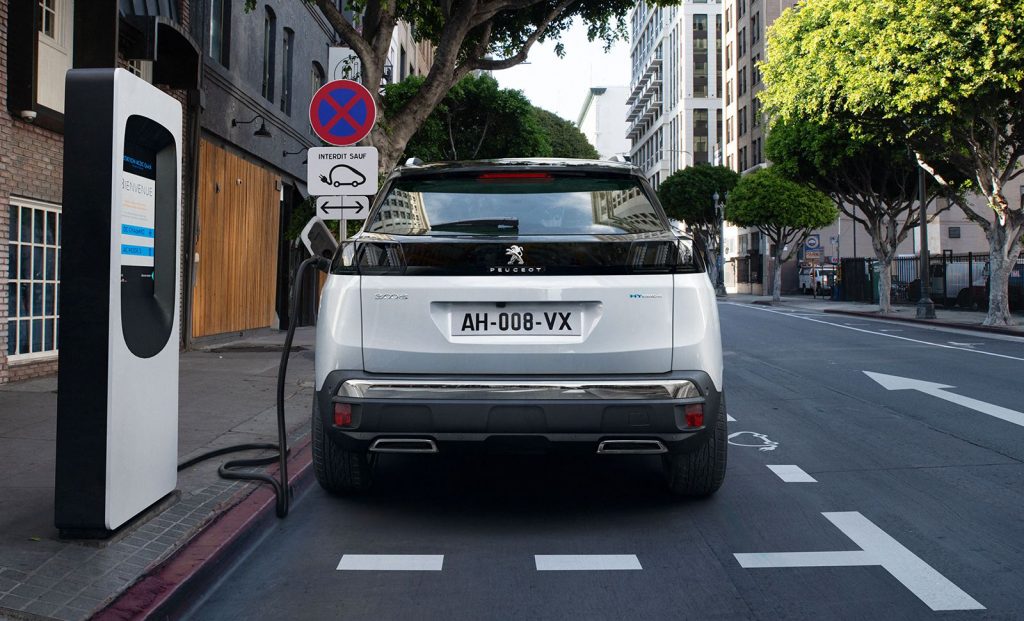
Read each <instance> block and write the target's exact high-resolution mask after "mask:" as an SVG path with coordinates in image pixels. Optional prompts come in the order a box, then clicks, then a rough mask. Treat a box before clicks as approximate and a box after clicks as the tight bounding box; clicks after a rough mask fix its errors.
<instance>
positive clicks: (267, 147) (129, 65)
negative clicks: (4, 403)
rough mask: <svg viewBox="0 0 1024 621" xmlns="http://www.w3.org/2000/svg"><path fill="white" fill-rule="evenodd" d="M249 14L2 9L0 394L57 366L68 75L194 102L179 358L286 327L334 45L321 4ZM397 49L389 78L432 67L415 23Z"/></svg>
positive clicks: (188, 133) (206, 6) (230, 1)
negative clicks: (76, 72)
mask: <svg viewBox="0 0 1024 621" xmlns="http://www.w3.org/2000/svg"><path fill="white" fill-rule="evenodd" d="M244 6H245V2H244V0H147V1H145V2H143V1H141V0H88V1H86V0H0V43H2V45H0V99H2V100H3V102H4V105H3V106H0V202H2V203H3V205H0V277H3V278H4V282H3V286H0V321H3V323H4V324H6V326H5V327H6V329H2V330H0V383H2V382H7V381H11V380H18V379H24V378H28V377H33V376H38V375H46V374H51V373H53V372H55V371H56V368H57V358H58V341H59V319H60V315H59V298H60V270H59V266H60V245H61V214H62V206H61V201H62V191H63V187H62V181H63V156H64V154H63V142H64V141H63V106H64V92H63V89H64V76H65V73H66V72H67V70H68V69H70V68H84V67H121V68H125V69H128V70H131V71H133V72H134V73H136V74H137V75H139V76H140V77H142V78H144V79H146V80H148V81H150V82H152V83H153V84H154V85H156V86H158V87H159V88H161V89H163V90H165V91H166V92H168V93H170V94H171V95H172V96H174V97H175V98H176V99H178V100H179V101H180V102H181V103H182V106H183V110H184V113H185V114H184V118H185V121H184V127H183V128H182V136H183V144H182V146H181V151H182V154H183V166H182V173H183V182H182V188H183V194H182V231H181V236H182V248H183V253H182V257H181V263H182V300H181V313H182V321H181V326H182V332H181V341H182V342H181V345H182V346H183V347H188V346H189V344H190V343H191V342H192V341H193V340H194V339H201V338H206V337H211V336H216V335H223V334H230V333H235V334H237V333H238V332H242V331H245V330H251V329H257V328H266V327H280V326H284V325H286V324H287V322H288V320H289V318H288V317H287V314H286V313H287V305H286V302H287V294H288V288H289V284H290V283H289V276H290V274H289V271H290V270H289V265H290V264H291V263H293V262H294V260H295V257H294V256H292V253H293V252H299V251H298V250H295V249H294V245H295V244H294V240H292V239H286V232H287V231H288V230H289V229H290V224H291V220H292V216H293V213H294V212H295V211H296V210H297V209H298V208H299V206H300V205H301V204H302V203H303V202H304V201H305V200H306V199H307V198H308V191H307V189H306V187H305V176H306V164H305V157H306V156H305V151H306V149H307V148H309V147H311V146H319V145H320V144H321V143H320V141H319V139H318V138H317V137H316V136H315V135H314V134H313V132H312V129H311V128H310V126H309V122H308V116H307V112H308V107H309V102H310V100H311V99H312V95H313V93H314V92H315V91H316V89H317V88H319V87H320V86H321V85H323V84H324V83H325V82H326V80H327V79H328V78H327V72H326V68H327V60H328V50H329V47H330V46H331V45H337V44H338V39H337V36H336V35H335V34H334V32H333V29H331V27H330V26H329V24H328V23H327V20H326V19H325V18H324V16H323V15H322V14H321V13H320V11H319V9H318V8H316V5H315V4H311V3H305V2H294V1H291V0H262V1H261V2H258V3H257V6H256V8H255V10H253V11H249V12H246V11H245V10H244ZM338 6H339V8H340V9H341V10H342V11H344V14H345V15H346V16H347V17H348V18H349V19H352V20H358V15H355V14H353V13H352V12H351V11H348V7H347V3H346V2H345V0H338ZM86 33H87V34H86ZM392 48H393V50H392V51H393V54H392V55H391V56H392V57H390V58H389V65H391V66H392V68H393V73H392V75H391V76H390V79H391V80H396V79H399V78H401V77H403V76H408V75H411V74H413V73H416V74H421V75H422V74H425V73H426V71H427V70H428V69H429V66H430V63H431V62H432V51H431V49H430V47H429V46H428V45H426V44H422V43H417V42H415V41H414V40H413V39H412V36H411V32H410V28H409V27H408V26H407V25H405V24H402V25H400V26H399V28H396V35H395V39H394V41H393V43H392ZM403 55H404V56H403Z"/></svg>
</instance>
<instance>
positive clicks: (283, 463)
mask: <svg viewBox="0 0 1024 621" xmlns="http://www.w3.org/2000/svg"><path fill="white" fill-rule="evenodd" d="M310 265H316V267H317V269H319V270H321V271H324V272H326V271H328V270H329V269H330V267H331V261H330V259H326V258H324V257H319V256H313V257H310V258H308V259H306V260H305V261H303V262H302V264H301V265H299V269H298V270H296V272H295V281H294V282H295V284H294V286H293V287H292V295H291V300H289V308H290V311H289V314H288V316H289V317H290V318H291V321H290V322H289V325H288V334H287V335H286V336H285V339H284V349H283V350H282V351H281V364H280V365H279V366H278V369H277V444H271V443H249V444H236V445H233V446H226V447H223V448H219V449H216V450H213V451H210V452H208V453H203V454H202V455H197V456H195V457H193V458H192V459H189V460H187V461H184V462H182V463H180V464H178V471H179V472H180V471H182V470H184V469H185V468H188V467H189V466H193V465H195V464H197V463H199V462H201V461H206V460H207V459H212V458H214V457H219V456H220V455H226V454H228V453H237V452H238V451H251V450H272V451H277V455H269V456H267V457H257V458H254V459H235V460H232V461H227V462H224V463H223V464H221V466H220V468H218V469H217V473H218V474H219V475H220V476H221V477H222V478H225V479H235V480H244V481H262V482H264V483H269V484H270V486H271V487H273V488H274V496H275V497H276V499H277V502H276V507H275V508H276V511H277V517H279V518H283V517H285V516H286V515H288V509H289V506H290V504H291V496H292V494H291V487H289V485H288V454H289V452H290V451H291V449H289V448H288V428H287V426H286V425H285V419H284V382H285V375H286V374H287V373H288V358H289V356H290V355H291V351H292V339H294V337H295V324H297V323H298V321H297V320H296V315H297V314H298V309H299V291H300V289H301V288H302V277H303V276H304V275H305V274H306V268H307V267H309V266H310ZM282 447H284V448H283V449H282ZM275 461H276V462H278V478H277V479H275V478H274V477H272V476H270V475H269V474H266V473H263V472H248V471H245V470H240V469H241V468H252V467H254V466H265V465H267V464H272V463H274V462H275Z"/></svg>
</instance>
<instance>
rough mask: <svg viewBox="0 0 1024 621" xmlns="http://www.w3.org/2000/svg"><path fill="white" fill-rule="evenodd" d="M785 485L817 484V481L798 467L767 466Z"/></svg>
mask: <svg viewBox="0 0 1024 621" xmlns="http://www.w3.org/2000/svg"><path fill="white" fill-rule="evenodd" d="M768 468H769V469H770V470H771V471H772V472H774V473H775V474H777V475H779V478H780V479H782V480H783V481H785V482H786V483H817V482H818V480H817V479H815V478H814V477H812V476H811V475H809V474H807V473H806V472H804V471H803V470H801V469H800V466H791V465H787V466H768Z"/></svg>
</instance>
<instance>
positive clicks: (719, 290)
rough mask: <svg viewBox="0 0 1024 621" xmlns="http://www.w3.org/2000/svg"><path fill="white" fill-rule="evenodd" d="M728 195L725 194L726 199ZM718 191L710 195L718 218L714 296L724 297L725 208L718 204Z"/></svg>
mask: <svg viewBox="0 0 1024 621" xmlns="http://www.w3.org/2000/svg"><path fill="white" fill-rule="evenodd" d="M728 196H729V194H728V193H726V198H728ZM719 198H720V197H719V196H718V191H717V190H716V191H715V193H714V194H712V195H711V200H713V201H715V214H716V215H717V216H718V277H717V278H716V279H715V280H716V281H717V282H715V295H718V296H724V295H725V206H724V205H722V203H720V202H718V199H719Z"/></svg>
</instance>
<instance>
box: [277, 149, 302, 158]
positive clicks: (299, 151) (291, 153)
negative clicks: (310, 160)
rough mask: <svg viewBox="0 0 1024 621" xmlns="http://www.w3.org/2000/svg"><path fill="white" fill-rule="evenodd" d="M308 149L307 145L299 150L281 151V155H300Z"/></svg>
mask: <svg viewBox="0 0 1024 621" xmlns="http://www.w3.org/2000/svg"><path fill="white" fill-rule="evenodd" d="M305 150H306V147H302V148H301V149H299V150H298V151H281V157H288V156H289V155H298V154H299V153H302V152H303V151H305Z"/></svg>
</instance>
